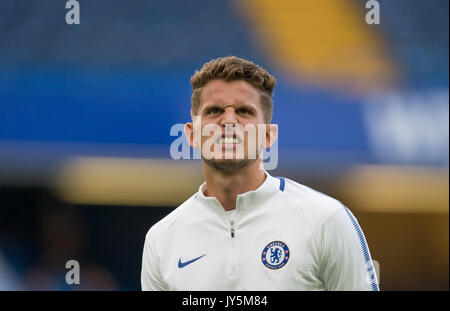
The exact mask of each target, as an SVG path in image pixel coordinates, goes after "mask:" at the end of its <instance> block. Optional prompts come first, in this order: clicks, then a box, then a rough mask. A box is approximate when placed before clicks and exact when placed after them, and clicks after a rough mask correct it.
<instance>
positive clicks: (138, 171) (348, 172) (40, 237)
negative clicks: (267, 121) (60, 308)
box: [0, 0, 449, 290]
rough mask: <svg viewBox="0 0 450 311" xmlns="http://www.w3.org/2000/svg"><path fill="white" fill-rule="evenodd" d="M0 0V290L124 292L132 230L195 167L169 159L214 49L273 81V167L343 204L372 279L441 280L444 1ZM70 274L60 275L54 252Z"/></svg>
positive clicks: (130, 268) (193, 179)
mask: <svg viewBox="0 0 450 311" xmlns="http://www.w3.org/2000/svg"><path fill="white" fill-rule="evenodd" d="M65 2H66V1H62V0H58V1H57V0H46V1H33V0H27V1H25V0H6V1H2V3H1V4H0V289H12V290H14V289H39V290H46V289H56V290H72V289H120V290H138V289H140V268H141V254H142V246H143V242H144V237H145V233H146V232H147V230H148V229H149V228H150V226H151V225H152V224H154V223H155V222H156V221H158V220H159V219H161V218H162V217H163V216H165V215H166V214H167V213H169V212H170V211H171V210H172V209H173V208H174V207H176V206H177V205H178V204H179V203H181V202H182V201H184V200H185V199H186V198H187V197H188V196H190V194H192V193H193V192H195V191H196V190H197V188H198V185H199V184H200V183H201V182H202V171H201V166H200V162H199V161H197V160H196V161H194V160H190V161H188V160H182V161H175V160H172V159H171V158H170V153H169V148H170V144H171V143H172V142H173V141H174V139H175V138H176V137H173V136H170V128H171V127H172V125H174V124H176V123H184V122H186V121H188V120H189V118H190V116H189V108H190V92H191V89H190V85H189V77H190V76H191V75H192V73H193V72H194V70H195V69H199V68H200V67H201V65H202V64H203V63H204V62H206V61H208V60H210V59H212V58H216V57H218V56H225V55H230V54H231V55H236V56H239V57H243V58H247V59H250V60H253V61H254V62H256V63H258V64H261V65H262V66H263V67H265V68H266V69H268V70H269V71H270V72H271V73H273V74H274V75H275V76H276V78H277V79H278V85H277V87H276V88H275V95H274V121H273V122H274V123H277V124H279V128H280V133H279V134H280V135H279V161H278V167H277V168H276V169H275V170H273V171H270V173H271V174H272V175H274V176H286V177H288V178H292V179H294V180H296V181H298V182H301V183H304V184H306V185H309V186H311V187H314V188H316V189H317V190H319V191H322V192H325V193H327V194H329V195H332V196H334V197H336V198H338V199H339V200H341V201H342V202H343V203H344V204H346V205H347V206H348V207H349V208H350V209H351V210H352V211H353V212H354V213H355V215H356V216H357V218H358V220H359V222H360V224H361V226H362V228H363V230H364V232H365V235H366V239H367V240H368V243H369V246H370V249H371V252H372V258H373V259H375V260H377V261H378V262H379V263H380V281H381V289H382V290H448V288H449V285H448V275H449V273H448V263H449V262H448V246H449V230H448V220H449V214H448V213H449V190H448V186H449V171H448V165H449V136H448V135H449V134H448V130H449V102H448V100H449V63H448V38H449V36H448V30H449V29H448V28H449V22H448V14H449V13H448V12H449V8H448V6H449V4H448V1H447V0H428V1H408V0H395V1H386V0H380V1H379V3H380V8H381V17H380V24H379V25H367V24H366V23H365V14H366V12H367V9H365V4H366V1H365V0H341V1H335V0H321V1H312V0H296V1H288V0H277V1H273V0H245V1H244V0H234V1H224V0H221V1H206V0H190V1H175V0H165V1H162V0H158V1H156V0H151V1H119V0H108V1H106V0H96V1H84V0H80V1H79V2H80V7H81V23H80V24H79V25H67V24H66V23H65V14H66V12H67V10H66V9H65ZM69 259H76V260H78V261H79V262H80V265H81V284H80V285H79V286H77V287H74V286H73V287H70V286H68V285H66V284H65V282H64V280H65V278H64V276H65V273H66V272H67V270H66V269H65V263H66V261H67V260H69Z"/></svg>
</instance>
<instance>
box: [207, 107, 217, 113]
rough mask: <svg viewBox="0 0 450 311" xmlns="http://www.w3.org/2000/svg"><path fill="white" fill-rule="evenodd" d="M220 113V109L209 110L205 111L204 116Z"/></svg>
mask: <svg viewBox="0 0 450 311" xmlns="http://www.w3.org/2000/svg"><path fill="white" fill-rule="evenodd" d="M219 112H220V109H219V108H214V107H213V108H210V109H208V110H207V111H206V114H217V113H219Z"/></svg>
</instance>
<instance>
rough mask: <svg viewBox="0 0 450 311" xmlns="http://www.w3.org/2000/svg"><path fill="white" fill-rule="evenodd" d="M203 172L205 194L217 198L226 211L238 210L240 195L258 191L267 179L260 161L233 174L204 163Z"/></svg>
mask: <svg viewBox="0 0 450 311" xmlns="http://www.w3.org/2000/svg"><path fill="white" fill-rule="evenodd" d="M203 170H204V173H205V179H206V185H205V188H204V189H203V193H204V194H205V196H209V197H215V198H216V199H217V200H218V201H219V202H220V204H221V205H222V207H223V208H224V209H225V210H226V211H230V210H234V209H235V208H236V198H237V195H238V194H241V193H245V192H248V191H252V190H256V189H258V187H259V186H261V185H262V184H263V183H264V180H265V179H266V173H265V172H264V171H263V170H261V169H260V160H257V161H254V162H253V163H251V164H249V165H247V166H246V167H244V168H241V169H239V170H236V171H235V172H232V173H230V172H227V173H224V172H222V171H220V170H217V169H215V168H213V167H210V166H208V165H206V164H205V163H204V162H203Z"/></svg>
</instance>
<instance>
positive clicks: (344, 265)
mask: <svg viewBox="0 0 450 311" xmlns="http://www.w3.org/2000/svg"><path fill="white" fill-rule="evenodd" d="M320 258H321V260H320V261H321V262H320V277H321V279H322V281H323V282H324V286H325V288H326V289H327V290H333V291H378V290H379V287H378V281H377V277H376V274H375V270H374V266H373V263H372V259H371V257H370V252H369V247H368V246H367V242H366V239H365V237H364V234H363V232H362V230H361V228H360V226H359V224H358V222H357V220H356V218H355V217H354V216H353V214H352V213H351V212H350V210H349V209H347V208H346V207H345V206H343V205H341V207H340V208H339V210H337V211H336V212H335V213H334V214H333V215H332V216H330V218H328V220H327V221H325V223H324V224H323V228H322V236H321V257H320Z"/></svg>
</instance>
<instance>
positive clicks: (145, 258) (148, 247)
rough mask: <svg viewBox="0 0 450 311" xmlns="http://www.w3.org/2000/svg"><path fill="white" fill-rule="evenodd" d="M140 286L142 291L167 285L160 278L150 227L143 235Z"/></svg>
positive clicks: (161, 288) (154, 289)
mask: <svg viewBox="0 0 450 311" xmlns="http://www.w3.org/2000/svg"><path fill="white" fill-rule="evenodd" d="M141 287H142V290H143V291H163V290H167V286H166V285H165V283H164V281H163V280H162V278H161V274H160V270H159V257H158V254H157V252H156V247H155V245H154V241H153V239H152V236H151V229H150V231H149V232H148V233H147V235H146V237H145V243H144V250H143V255H142V270H141Z"/></svg>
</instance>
